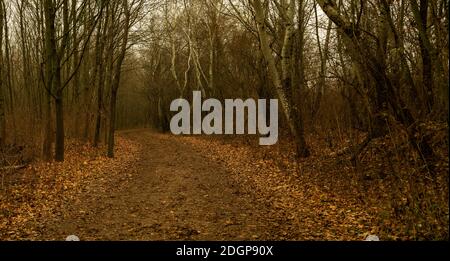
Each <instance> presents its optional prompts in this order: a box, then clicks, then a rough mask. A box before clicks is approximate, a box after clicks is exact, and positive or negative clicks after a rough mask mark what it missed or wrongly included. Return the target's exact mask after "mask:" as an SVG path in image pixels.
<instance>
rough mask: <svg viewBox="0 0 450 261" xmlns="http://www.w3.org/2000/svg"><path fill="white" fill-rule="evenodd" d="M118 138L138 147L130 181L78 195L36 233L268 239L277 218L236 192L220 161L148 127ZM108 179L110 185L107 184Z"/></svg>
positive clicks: (120, 237) (90, 237) (85, 237)
mask: <svg viewBox="0 0 450 261" xmlns="http://www.w3.org/2000/svg"><path fill="white" fill-rule="evenodd" d="M119 135H121V136H122V137H125V138H127V139H130V140H132V141H134V142H138V143H139V144H141V145H142V146H143V151H142V155H140V157H141V159H140V161H139V163H138V164H137V165H136V166H133V167H132V168H136V169H135V170H134V173H136V174H133V177H132V179H131V181H130V182H129V183H127V184H126V186H124V187H123V188H121V189H111V190H110V191H108V190H107V191H105V192H103V193H102V192H99V193H83V194H82V195H80V199H79V201H78V203H76V204H75V203H74V205H71V206H70V208H71V211H64V212H65V213H69V214H66V215H65V216H64V217H63V218H60V220H55V221H53V222H52V224H51V225H50V227H49V226H48V225H47V229H46V230H45V231H47V232H46V233H48V235H44V238H48V239H62V238H65V236H67V235H70V234H76V235H77V236H79V237H80V238H81V239H82V240H263V239H274V234H276V233H274V231H273V229H279V227H278V226H279V222H277V221H276V220H274V218H272V219H271V217H270V215H269V212H268V211H269V210H268V209H267V206H265V204H264V205H263V204H262V203H257V202H256V201H255V200H254V199H253V198H252V195H249V194H248V193H246V192H243V191H242V189H241V188H240V187H239V184H236V182H235V181H233V180H232V179H231V178H230V173H229V172H228V171H227V170H226V169H225V168H224V167H223V166H221V165H220V164H219V163H217V162H213V161H211V160H208V159H207V158H206V157H205V156H204V153H208V152H207V151H197V150H195V149H194V148H193V147H192V146H190V145H189V144H187V143H183V142H182V141H181V140H180V139H177V138H175V137H172V136H167V135H161V134H156V133H152V132H150V131H148V130H139V131H126V132H121V133H120V134H119ZM130 171H131V170H130ZM127 174H128V173H124V175H127ZM109 184H110V186H112V187H114V186H115V183H114V181H111V182H109ZM70 213H71V214H70ZM80 213H81V214H80ZM275 227H276V228H275Z"/></svg>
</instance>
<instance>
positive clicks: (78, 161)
mask: <svg viewBox="0 0 450 261" xmlns="http://www.w3.org/2000/svg"><path fill="white" fill-rule="evenodd" d="M240 145H243V146H240ZM248 147H249V146H245V144H233V143H230V142H227V141H226V140H223V139H220V138H218V139H212V138H209V137H175V136H172V135H168V134H159V133H156V132H152V131H149V130H133V131H123V132H119V134H118V140H117V148H116V150H117V156H116V159H114V160H111V159H108V158H105V157H103V156H102V155H101V153H100V152H99V150H98V149H94V148H92V147H90V146H87V145H82V144H78V143H75V142H74V143H71V146H69V148H68V153H67V159H66V162H64V163H36V164H33V165H30V166H29V167H28V168H26V169H24V170H21V171H19V172H17V173H10V174H6V175H7V176H6V177H5V174H3V177H2V180H3V183H4V184H2V189H1V191H0V240H64V239H65V237H66V236H68V235H71V234H75V235H77V236H78V237H80V238H81V240H364V238H365V237H366V236H367V235H368V234H372V233H377V232H378V230H379V225H380V223H379V220H377V218H376V217H375V216H373V215H371V213H373V212H371V211H373V210H374V209H368V208H367V206H366V205H364V204H361V202H360V200H358V198H357V197H356V198H354V199H349V198H348V197H343V196H340V195H339V194H336V193H334V192H333V191H328V190H327V189H326V186H322V185H320V184H314V183H309V182H302V181H301V179H299V177H298V176H297V175H292V168H294V169H296V171H295V173H297V174H299V175H300V173H306V172H327V169H328V168H330V169H329V170H330V171H331V168H335V167H336V166H335V164H336V163H335V161H330V160H327V159H326V158H322V159H321V165H320V166H318V165H316V164H307V163H304V162H303V163H302V162H300V163H299V164H298V165H296V164H293V165H292V166H289V165H280V164H277V163H276V162H275V161H272V160H271V159H270V158H268V157H266V156H267V155H266V156H264V155H262V156H261V155H260V154H257V155H255V154H254V153H252V152H251V151H249V149H248ZM314 162H316V161H314ZM268 166H269V167H268ZM447 168H448V166H447ZM341 171H343V172H345V171H350V170H349V169H347V170H346V169H345V167H343V168H342V169H341ZM375 211H376V209H375ZM447 216H448V213H447ZM447 222H448V221H447ZM444 229H445V228H444ZM447 236H448V230H447ZM385 239H393V238H385ZM394 239H395V238H394Z"/></svg>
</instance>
